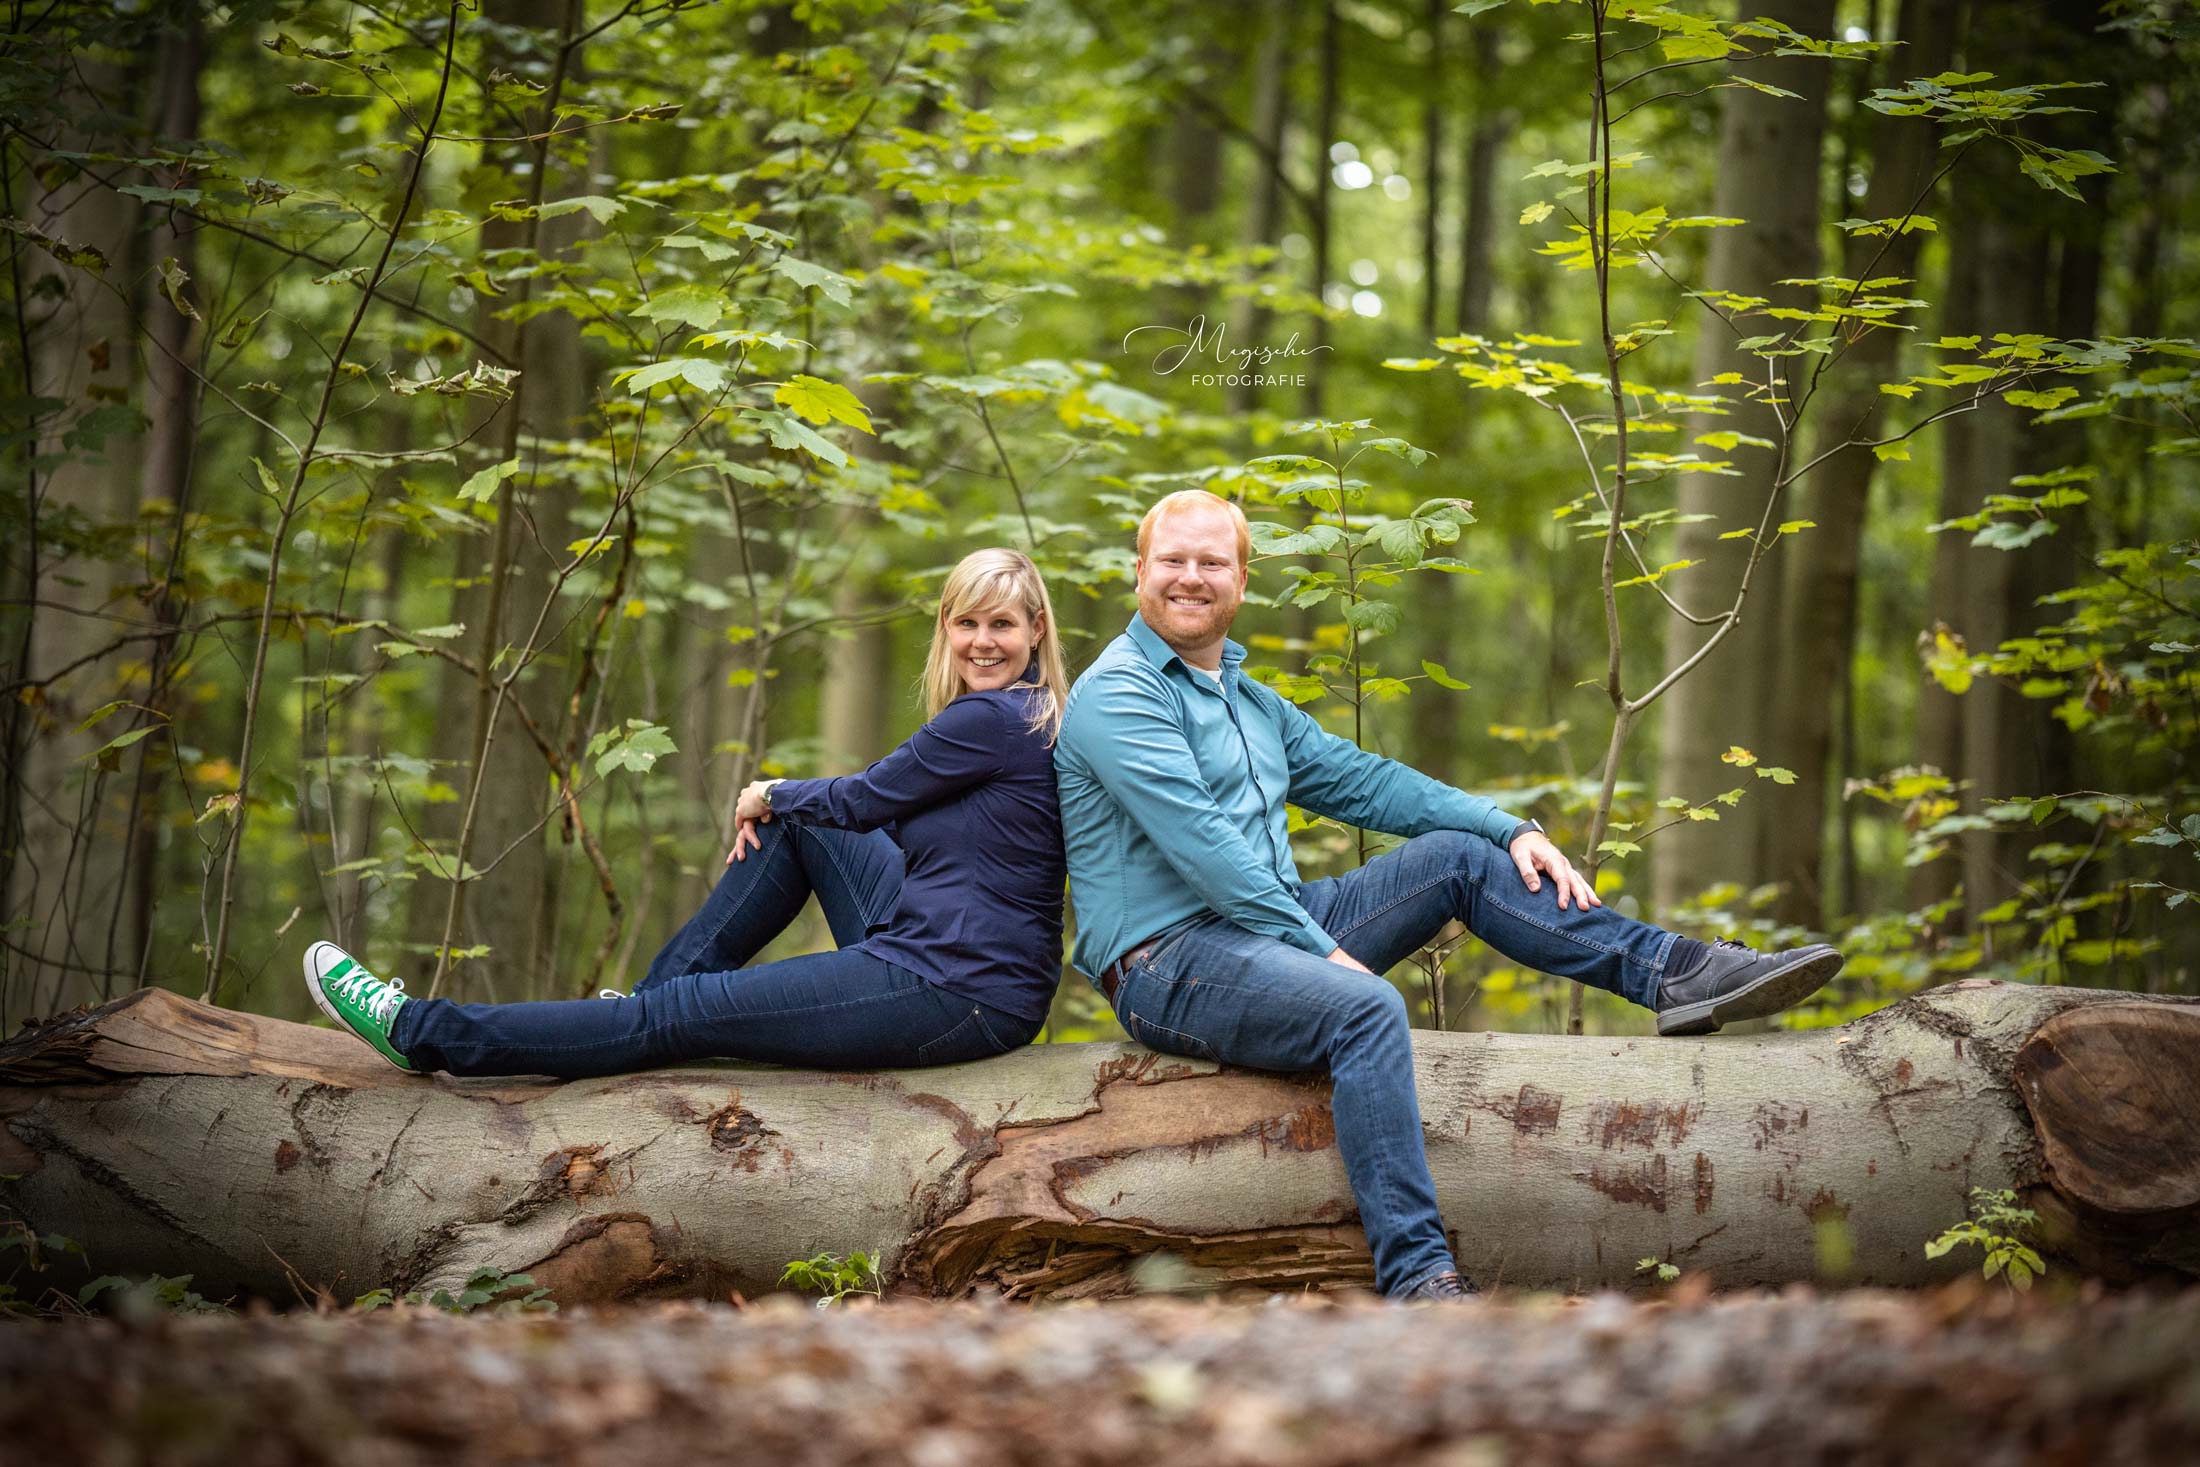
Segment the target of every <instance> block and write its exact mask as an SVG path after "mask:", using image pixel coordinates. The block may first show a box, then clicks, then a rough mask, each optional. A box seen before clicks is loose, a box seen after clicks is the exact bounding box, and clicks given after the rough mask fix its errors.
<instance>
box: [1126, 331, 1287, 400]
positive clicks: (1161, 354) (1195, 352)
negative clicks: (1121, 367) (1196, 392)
mask: <svg viewBox="0 0 2200 1467" xmlns="http://www.w3.org/2000/svg"><path fill="white" fill-rule="evenodd" d="M1229 330H1230V328H1229V326H1228V324H1227V323H1224V322H1217V323H1215V324H1214V325H1211V326H1210V325H1209V324H1208V322H1207V317H1206V316H1205V315H1204V314H1201V315H1197V316H1194V317H1192V319H1191V322H1190V324H1189V325H1185V326H1137V327H1133V328H1132V329H1131V330H1129V331H1126V332H1125V333H1123V350H1124V351H1125V352H1126V353H1128V352H1129V351H1130V350H1131V338H1133V337H1135V336H1138V335H1140V334H1142V333H1144V332H1148V331H1158V332H1160V333H1161V335H1162V338H1163V340H1164V344H1163V346H1162V347H1161V349H1160V350H1159V351H1158V352H1156V353H1154V358H1153V361H1152V363H1151V365H1152V368H1153V372H1154V375H1155V376H1157V377H1167V376H1171V375H1173V374H1174V373H1175V372H1176V370H1177V369H1178V368H1180V367H1182V366H1183V365H1184V364H1185V363H1187V362H1190V361H1191V360H1192V359H1193V358H1194V357H1195V356H1202V357H1211V358H1213V360H1214V363H1215V370H1214V371H1211V372H1210V371H1205V370H1195V371H1194V372H1193V373H1192V379H1191V380H1192V383H1193V385H1195V386H1198V387H1304V386H1305V385H1306V374H1305V373H1304V372H1288V371H1286V372H1269V371H1267V370H1265V369H1266V368H1267V367H1269V366H1270V365H1272V364H1274V363H1277V362H1287V361H1290V360H1292V359H1293V358H1297V357H1310V356H1312V355H1314V353H1316V352H1322V351H1328V350H1329V349H1330V348H1329V347H1327V346H1300V345H1299V334H1298V333H1297V332H1296V331H1294V332H1292V333H1291V337H1290V339H1289V340H1288V341H1286V342H1284V344H1283V345H1281V346H1228V345H1226V344H1225V343H1224V337H1226V336H1227V335H1228V334H1229ZM1200 365H1201V366H1204V363H1201V364H1200Z"/></svg>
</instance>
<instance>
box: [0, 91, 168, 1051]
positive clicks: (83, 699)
mask: <svg viewBox="0 0 2200 1467" xmlns="http://www.w3.org/2000/svg"><path fill="white" fill-rule="evenodd" d="M139 61H142V58H141V57H133V56H129V55H120V56H118V57H115V58H110V59H101V58H99V57H95V56H93V55H91V54H89V53H85V54H81V55H79V56H78V57H77V58H76V74H77V76H78V77H79V79H80V80H81V82H82V84H83V86H84V87H85V89H86V93H85V110H86V111H87V112H89V113H95V114H97V115H100V116H103V117H105V118H107V119H109V120H110V121H112V120H113V119H115V118H116V117H117V116H118V115H119V114H118V113H116V112H115V111H113V110H112V109H114V108H116V107H117V106H119V105H122V104H121V103H120V100H119V99H121V98H122V97H125V96H127V95H128V93H129V91H130V88H131V85H132V80H133V77H132V73H131V67H132V66H133V65H134V64H135V63H137V62H139ZM56 141H57V143H58V144H59V146H60V147H61V148H64V149H72V150H82V151H85V152H91V153H100V152H104V151H121V152H124V153H125V154H127V153H128V151H129V150H130V148H131V140H130V139H129V138H128V137H127V136H124V135H119V134H113V133H110V134H108V135H99V134H94V133H91V132H85V131H73V132H70V133H66V134H63V135H62V136H61V137H60V138H58V139H56ZM39 164H40V166H37V167H33V168H32V169H30V170H28V171H27V172H28V177H29V178H30V179H31V180H33V181H34V183H35V185H36V189H35V192H34V194H33V196H32V198H31V199H30V201H29V208H28V209H27V210H26V213H27V216H28V218H29V221H30V222H31V223H32V224H34V225H36V226H37V227H38V228H39V229H41V230H43V231H44V232H45V233H46V234H47V235H49V236H51V237H52V238H55V239H59V240H64V241H66V242H68V243H69V244H71V245H75V246H79V247H86V248H91V249H96V250H98V251H99V252H100V253H101V254H102V255H103V256H104V257H105V258H106V261H107V264H106V268H105V270H104V272H103V273H102V274H101V275H96V276H95V275H94V274H92V273H90V272H88V271H86V270H83V269H79V268H76V267H74V266H69V265H63V264H61V263H60V262H59V261H57V260H56V259H54V258H53V257H52V256H51V255H49V254H47V253H46V252H44V251H42V250H35V249H31V248H28V247H27V246H26V245H24V244H22V243H20V242H19V243H17V244H16V246H15V248H16V249H18V250H19V251H20V252H21V255H22V258H23V261H24V275H25V277H27V278H26V281H25V286H26V289H25V291H24V295H23V298H22V299H23V302H24V306H23V309H24V311H25V314H26V316H27V317H29V319H28V321H27V322H26V329H27V334H28V336H29V357H28V360H27V361H26V362H24V363H23V366H22V370H24V371H25V373H26V379H27V380H26V381H25V382H24V384H23V385H24V389H25V391H24V396H25V398H26V399H40V398H45V399H51V400H53V401H56V402H59V403H62V404H64V405H65V406H63V407H62V408H60V409H58V410H54V411H50V412H48V413H47V414H46V415H45V416H44V417H43V418H41V419H40V420H39V432H38V445H37V458H38V459H39V460H41V461H43V462H50V463H52V464H53V469H52V471H51V473H50V474H47V475H46V476H45V478H44V480H43V482H35V483H34V491H33V495H32V499H31V513H32V517H33V518H34V519H37V520H41V521H43V520H49V519H51V520H55V521H56V522H61V519H62V517H63V516H65V515H68V514H71V513H74V514H76V515H80V516H82V519H83V521H84V522H85V523H87V524H92V525H114V524H126V523H129V522H131V521H133V520H135V518H136V517H137V512H138V503H139V498H140V493H141V489H140V465H141V462H142V459H143V456H144V452H145V444H144V439H143V437H142V435H140V434H139V433H137V432H134V431H110V432H108V433H107V434H106V435H105V438H104V445H103V447H102V448H100V449H98V450H84V449H69V448H67V447H66V446H65V444H64V438H65V436H66V435H67V433H68V432H69V431H70V430H73V429H75V428H76V427H78V425H79V424H80V423H82V421H83V420H84V419H85V418H86V417H87V416H88V415H90V414H91V413H94V412H96V411H98V410H99V409H100V408H101V407H102V406H112V405H115V404H132V403H134V401H135V399H136V398H137V395H138V391H137V389H138V380H137V379H138V373H137V352H136V339H137V322H136V320H135V319H134V315H133V312H132V310H131V300H130V278H131V273H132V271H133V269H134V268H135V267H136V264H137V258H136V250H135V247H134V235H135V232H136V229H137V224H138V219H139V213H140V208H141V206H140V205H139V203H138V201H137V200H136V199H134V198H132V197H130V196H129V195H126V194H123V193H119V192H117V191H116V190H114V189H112V188H109V187H107V186H105V185H103V184H101V183H98V182H95V181H94V180H93V179H92V178H91V177H89V176H88V175H86V174H84V173H82V172H80V171H78V170H77V168H76V167H75V165H73V164H69V163H66V162H64V161H62V160H59V159H41V160H39ZM32 302H36V303H38V304H36V305H33V304H31V303H32ZM162 309H164V310H165V309H168V307H167V306H166V305H165V303H163V305H162ZM12 344H13V343H11V346H12ZM12 538H13V537H11V539H12ZM27 538H30V539H31V540H32V544H31V546H30V547H29V550H28V555H29V556H34V557H35V559H33V560H27V561H26V562H25V563H23V564H22V568H21V570H20V571H19V572H18V573H17V576H16V577H12V578H11V579H13V580H15V581H16V583H17V584H19V585H20V586H21V588H22V591H21V594H23V595H24V596H25V597H26V600H27V602H28V603H30V604H27V605H26V607H25V610H24V616H25V619H26V620H27V621H28V623H29V630H28V632H27V633H26V634H25V635H26V636H27V638H28V645H27V648H26V649H25V650H26V652H27V656H26V657H25V658H24V662H25V664H26V665H25V669H24V672H23V674H22V675H25V676H28V677H31V678H48V679H53V680H52V681H50V682H47V683H45V684H44V685H42V686H40V687H38V688H36V689H26V690H25V691H24V693H23V695H22V702H23V704H24V705H25V706H24V709H23V712H22V713H21V714H20V715H19V716H20V717H21V718H22V719H23V720H24V721H25V722H26V723H27V725H28V727H27V728H23V729H19V730H17V731H16V733H15V738H16V741H17V742H16V743H15V745H14V747H11V748H10V749H9V750H8V754H9V756H10V762H11V767H10V768H9V769H8V770H7V771H6V775H7V778H8V779H9V780H10V781H11V782H12V784H13V786H14V788H13V789H12V791H11V795H12V797H13V798H14V799H15V800H17V801H19V802H20V803H19V805H18V806H17V812H18V813H17V818H19V819H20V822H21V828H20V833H19V834H18V832H16V831H13V830H10V831H5V832H0V842H5V843H6V846H7V849H6V851H5V856H6V859H7V860H8V861H9V862H10V863H11V871H10V875H9V881H8V886H7V893H6V895H7V907H8V909H7V910H6V911H5V912H4V913H0V922H5V923H6V924H9V925H10V926H13V925H15V924H18V923H20V924H21V929H20V936H19V937H17V938H13V939H11V947H9V948H0V979H4V981H0V994H4V995H5V999H4V1001H0V1019H5V1020H7V1021H13V1020H15V1019H18V1018H21V1017H22V1016H23V1015H24V1014H26V1013H51V1012H54V1011H55V1010H57V1009H59V1008H63V1007H66V1006H68V1005H70V1004H75V1003H83V1002H86V1001H89V1000H91V999H95V998H98V997H101V996H103V995H104V993H111V992H113V991H114V990H113V989H112V988H106V987H104V985H105V983H106V982H107V980H108V979H109V978H111V976H112V975H111V974H110V973H109V972H108V971H107V970H108V968H109V967H110V966H111V965H109V964H108V963H107V962H106V960H105V953H106V949H107V947H108V944H107V942H106V935H107V928H108V924H109V913H110V911H111V909H112V906H113V903H114V900H115V896H116V891H117V883H119V882H120V881H121V880H122V877H123V870H122V865H123V863H122V859H121V857H122V854H123V852H124V851H125V850H126V849H127V846H128V843H129V832H128V831H127V830H126V829H123V828H122V827H121V823H120V821H121V809H120V807H119V802H117V801H114V800H112V799H111V798H110V797H109V791H107V790H106V789H105V788H104V787H103V786H104V784H105V779H104V776H103V774H102V773H101V771H99V770H98V769H97V768H96V767H95V766H94V765H93V764H92V763H90V762H88V759H87V756H88V755H90V754H91V753H92V751H93V750H95V749H97V748H98V747H99V746H100V745H102V744H104V743H106V742H107V741H108V740H109V739H111V738H113V737H115V735H116V734H118V733H120V732H122V730H123V729H125V728H127V727H128V726H129V725H128V723H127V722H125V721H123V720H122V719H120V718H117V719H115V720H113V721H112V722H111V723H110V724H102V725H101V726H100V727H98V728H94V729H92V730H89V731H86V730H82V729H80V728H79V727H78V725H79V724H80V723H81V722H82V721H83V720H84V719H85V718H86V717H87V716H88V715H89V714H90V713H91V712H92V711H93V710H94V709H97V708H99V707H101V706H102V705H104V704H106V703H108V702H110V701H112V700H115V699H118V698H128V699H131V700H133V701H137V700H141V697H142V693H141V690H140V689H139V688H137V686H136V674H135V672H134V670H133V669H134V666H135V663H136V661H137V659H138V657H139V655H140V650H141V649H140V647H139V645H138V644H124V645H123V646H121V647H118V648H116V649H115V650H113V651H111V652H109V653H108V654H107V655H105V656H100V657H96V658H95V657H92V654H94V653H95V652H97V651H98V649H100V648H102V647H105V646H107V645H108V644H110V643H111V642H112V641H113V640H114V636H115V631H116V628H115V627H114V625H113V624H112V623H110V622H109V621H107V620H106V619H105V618H106V617H107V616H109V615H115V614H120V615H123V616H125V617H128V618H131V619H135V618H136V617H137V616H138V615H139V612H140V608H139V607H137V606H136V605H135V604H134V603H129V602H124V603H122V604H121V605H120V606H118V605H116V604H115V603H116V602H117V599H118V598H119V597H121V596H122V595H123V594H124V592H125V589H126V587H127V586H128V585H129V583H130V581H131V566H130V563H129V561H128V559H127V558H124V559H122V560H120V561H117V560H114V559H111V558H108V557H107V556H105V555H104V554H102V553H101V552H100V551H98V550H97V549H95V548H92V547H85V548H83V549H80V550H77V551H73V552H72V551H69V550H66V549H63V548H60V547H58V546H56V545H53V544H45V545H39V544H37V543H36V537H35V535H34V536H31V537H27ZM25 554H26V552H25V551H24V549H22V548H21V547H17V546H12V545H11V547H10V549H9V559H10V561H11V562H16V561H18V560H19V559H21V558H23V557H25ZM37 603H44V604H37ZM10 650H11V651H12V650H14V649H12V648H11V649H10ZM87 658H91V660H89V661H84V665H82V666H80V667H77V668H76V670H75V671H73V672H71V673H70V674H69V675H68V676H67V677H66V678H57V677H56V676H55V675H56V674H57V673H58V672H59V671H60V669H62V668H65V667H69V666H71V665H72V664H76V663H78V662H79V661H80V660H83V659H87ZM11 727H12V725H11ZM15 941H19V942H20V943H21V945H22V948H23V951H22V953H21V954H20V955H18V954H17V952H16V951H15V950H14V949H13V947H12V942H15ZM132 966H134V964H133V965H132Z"/></svg>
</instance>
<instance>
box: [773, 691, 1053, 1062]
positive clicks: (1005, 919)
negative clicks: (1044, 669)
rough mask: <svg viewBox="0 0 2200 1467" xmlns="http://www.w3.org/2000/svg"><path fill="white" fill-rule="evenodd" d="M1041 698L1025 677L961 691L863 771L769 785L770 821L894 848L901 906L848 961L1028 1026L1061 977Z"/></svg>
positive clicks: (1042, 1013)
mask: <svg viewBox="0 0 2200 1467" xmlns="http://www.w3.org/2000/svg"><path fill="white" fill-rule="evenodd" d="M1026 676H1027V677H1028V676H1029V673H1027V674H1026ZM1045 696H1046V695H1045V692H1044V691H1043V690H1042V689H1041V688H1039V687H1038V686H1037V685H1036V684H1034V683H1031V682H1028V681H1019V682H1016V683H1012V684H1010V685H1009V686H1008V687H1005V688H998V689H994V690H991V691H987V692H977V693H965V694H963V695H962V696H961V697H959V698H957V699H955V701H954V702H952V703H949V704H948V705H947V706H946V707H945V708H942V709H941V710H940V711H939V715H938V716H937V717H935V718H934V719H933V720H932V721H931V722H930V723H927V724H925V725H924V727H922V728H920V729H918V730H917V731H916V732H915V733H913V734H911V735H910V736H909V738H908V740H907V742H905V743H903V744H902V746H901V747H900V748H898V749H896V750H894V752H893V753H891V754H888V755H887V756H886V757H885V758H883V759H881V760H879V761H878V762H877V763H876V764H873V765H872V766H871V767H870V768H869V769H866V770H864V771H863V772H862V773H861V774H844V775H840V776H838V777H836V778H833V779H789V780H782V781H781V782H780V783H778V784H776V785H774V786H773V787H772V816H773V818H774V819H778V820H789V821H792V822H793V823H795V824H797V825H823V826H830V827H832V828H834V829H836V830H884V831H886V832H887V833H888V834H889V835H890V836H891V837H892V838H893V840H894V843H895V844H896V845H898V846H900V847H901V850H902V856H903V858H904V861H905V863H906V871H905V874H904V876H903V878H902V884H901V902H900V905H899V906H898V907H896V908H895V910H894V916H893V920H892V921H891V922H889V923H888V924H887V925H886V927H885V929H884V930H883V931H878V932H873V933H871V934H869V935H868V936H866V937H865V938H864V939H863V941H861V942H859V943H857V944H855V950H856V951H860V952H867V953H870V954H871V955H873V956H874V957H877V958H881V959H883V960H885V961H886V962H889V963H893V964H896V965H897V966H899V967H903V968H907V969H909V970H910V971H911V972H913V973H917V974H920V975H922V976H923V977H925V978H927V979H929V980H930V981H932V982H934V983H937V984H938V985H939V986H940V987H942V988H944V989H946V990H947V991H948V992H950V993H956V994H961V995H963V996H964V997H966V998H974V999H977V1000H978V1001H979V1002H981V1003H987V1004H991V1005H992V1006H993V1007H995V1008H997V1009H1001V1010H1003V1011H1004V1012H1007V1013H1011V1014H1014V1015H1016V1016H1017V1017H1018V1018H1022V1019H1029V1020H1031V1021H1033V1022H1037V1021H1038V1020H1040V1019H1043V1018H1045V1017H1046V1013H1047V1007H1048V1005H1049V1004H1050V1003H1052V1002H1053V999H1054V989H1055V985H1056V984H1057V983H1058V982H1059V981H1060V980H1061V975H1062V886H1063V883H1064V881H1065V880H1066V877H1067V873H1066V870H1065V867H1064V864H1063V859H1062V814H1061V809H1060V806H1059V805H1058V804H1057V803H1056V800H1055V793H1054V759H1053V755H1052V751H1051V750H1049V749H1048V747H1047V736H1046V731H1045V728H1044V726H1042V727H1041V728H1040V729H1039V730H1038V731H1037V732H1034V731H1033V730H1032V728H1031V717H1032V715H1033V713H1035V712H1036V711H1037V710H1038V705H1039V701H1040V700H1041V699H1042V698H1044V697H1045Z"/></svg>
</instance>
